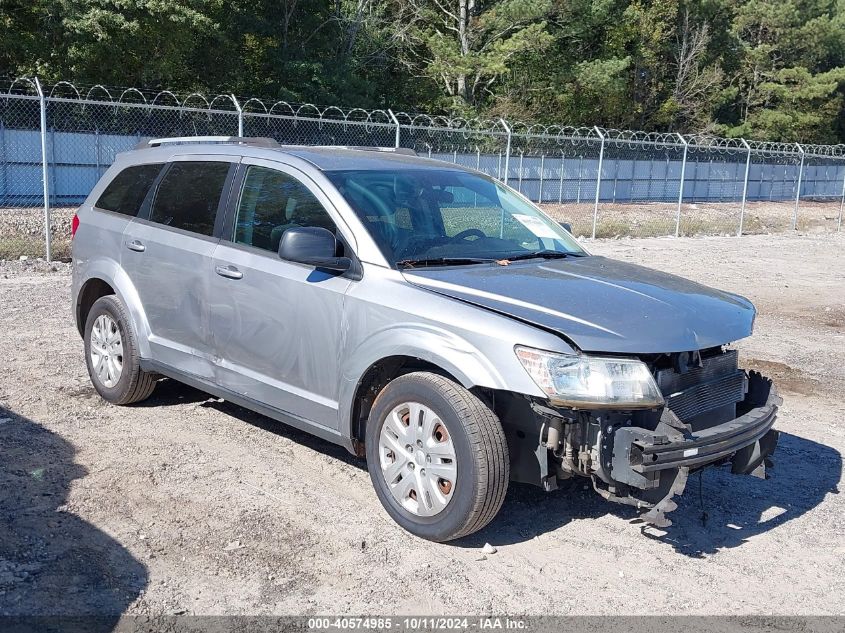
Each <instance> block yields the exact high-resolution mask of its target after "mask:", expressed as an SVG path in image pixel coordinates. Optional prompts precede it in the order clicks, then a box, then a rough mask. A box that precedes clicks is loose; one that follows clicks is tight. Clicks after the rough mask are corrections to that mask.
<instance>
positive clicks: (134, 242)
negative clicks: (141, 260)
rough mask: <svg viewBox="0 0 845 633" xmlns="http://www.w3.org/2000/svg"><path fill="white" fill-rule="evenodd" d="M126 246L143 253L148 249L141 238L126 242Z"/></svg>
mask: <svg viewBox="0 0 845 633" xmlns="http://www.w3.org/2000/svg"><path fill="white" fill-rule="evenodd" d="M126 248H128V249H129V250H130V251H135V252H136V253H143V252H144V251H145V250H147V247H146V246H144V244H143V243H142V242H141V241H139V240H132V241H131V242H126Z"/></svg>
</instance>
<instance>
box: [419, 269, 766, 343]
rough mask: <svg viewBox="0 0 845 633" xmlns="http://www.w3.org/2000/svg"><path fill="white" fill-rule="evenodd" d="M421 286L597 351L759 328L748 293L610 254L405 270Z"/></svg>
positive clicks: (733, 335) (723, 337) (728, 337)
mask: <svg viewBox="0 0 845 633" xmlns="http://www.w3.org/2000/svg"><path fill="white" fill-rule="evenodd" d="M404 275H405V279H407V280H408V282H410V283H412V284H415V285H417V286H420V287H423V288H427V289H429V290H432V291H434V292H437V293H440V294H442V295H446V296H449V297H454V298H455V299H460V300H462V301H466V302H468V303H472V304H475V305H478V306H482V307H484V308H488V309H490V310H495V311H497V312H500V313H503V314H507V315H510V316H513V317H515V318H518V319H521V320H523V321H528V322H530V323H534V324H537V325H540V326H542V327H545V328H548V329H551V330H554V331H556V332H559V333H560V334H562V335H563V336H564V337H566V338H568V339H569V340H571V341H572V342H574V343H575V344H576V345H577V346H578V347H579V348H580V349H582V350H584V351H589V352H611V353H624V354H629V353H632V354H652V353H665V352H685V351H692V350H697V349H704V348H707V347H714V346H717V345H724V344H726V343H730V342H731V341H736V340H739V339H742V338H745V337H746V336H749V335H750V334H751V329H752V327H753V324H754V316H755V310H754V306H753V305H752V304H751V302H750V301H748V299H745V298H743V297H740V296H739V295H735V294H730V293H727V292H722V291H720V290H714V289H713V288H708V287H707V286H702V285H701V284H697V283H695V282H692V281H689V280H687V279H683V278H682V277H676V276H675V275H669V274H666V273H661V272H658V271H656V270H651V269H650V268H645V267H643V266H637V265H635V264H628V263H625V262H620V261H616V260H613V259H608V258H606V257H599V256H594V255H593V256H588V257H570V258H567V259H554V260H543V261H536V260H535V261H529V262H516V263H513V264H511V265H509V266H497V265H489V266H487V265H481V266H460V267H458V266H455V267H449V268H439V267H438V268H426V269H413V270H407V269H406V270H405V271H404Z"/></svg>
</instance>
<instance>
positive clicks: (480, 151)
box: [0, 78, 845, 259]
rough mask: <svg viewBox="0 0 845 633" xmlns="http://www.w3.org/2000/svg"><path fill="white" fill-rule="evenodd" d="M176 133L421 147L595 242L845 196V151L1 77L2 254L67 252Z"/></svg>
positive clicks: (838, 211)
mask: <svg viewBox="0 0 845 633" xmlns="http://www.w3.org/2000/svg"><path fill="white" fill-rule="evenodd" d="M168 136H265V137H270V138H273V139H275V140H277V141H278V142H279V143H282V144H305V145H356V146H374V147H404V148H411V149H413V150H415V151H416V152H417V153H418V154H419V155H421V156H427V157H430V158H433V159H437V160H441V161H445V162H448V163H452V164H456V165H462V166H465V167H469V168H472V169H477V170H479V171H481V172H483V173H485V174H488V175H489V176H491V177H493V178H496V179H498V180H500V181H503V182H505V183H507V184H508V185H510V186H512V187H513V188H515V189H517V190H518V191H519V192H520V193H521V194H522V195H524V196H525V197H527V198H529V199H530V200H532V201H534V202H536V203H538V204H539V205H541V206H542V207H543V208H544V209H545V210H546V211H547V212H548V213H550V214H551V215H552V216H553V217H554V218H556V219H557V220H559V221H561V222H568V223H570V224H571V225H572V229H573V232H574V233H575V234H576V235H579V236H584V237H617V236H662V235H675V236H678V235H714V234H716V235H741V234H743V233H760V232H772V231H785V230H794V229H797V230H802V231H839V230H841V228H842V212H843V203H845V145H836V146H830V145H800V144H795V143H793V144H784V143H766V142H753V141H745V140H743V139H724V138H717V137H712V136H696V135H692V136H681V135H679V134H672V133H664V134H656V133H643V132H632V131H622V130H606V129H601V128H598V127H594V128H586V127H583V128H575V127H567V126H556V125H552V126H541V125H529V124H524V123H516V122H508V121H505V120H503V119H495V120H494V119H489V120H486V119H461V118H448V117H443V116H430V115H426V114H413V113H405V112H396V113H394V112H393V111H391V110H362V109H359V108H355V109H351V110H344V109H341V108H338V107H334V106H330V107H322V108H321V107H318V106H314V105H311V104H304V105H295V104H290V103H287V102H285V101H277V102H268V101H265V100H261V99H256V98H245V97H241V98H238V97H237V96H235V95H218V96H215V97H213V98H211V99H208V98H206V97H205V96H203V95H201V94H198V93H193V94H189V95H186V96H177V95H176V94H175V93H173V92H170V91H161V92H158V93H149V92H144V91H141V90H137V89H134V88H129V89H121V90H115V89H109V88H106V87H104V86H99V85H98V86H92V87H87V88H86V89H84V90H81V89H80V88H79V87H77V86H74V85H73V84H70V83H68V82H59V83H57V84H56V85H53V86H49V87H47V86H43V85H41V83H40V82H39V81H38V79H36V78H31V79H30V78H22V79H18V80H16V81H14V82H11V83H9V84H5V85H2V86H0V259H10V258H18V257H21V256H25V257H46V258H66V257H68V256H69V254H70V224H71V220H72V217H73V213H74V211H75V209H76V207H77V206H78V205H79V204H80V203H81V202H82V201H83V200H84V199H85V198H86V196H87V195H88V193H89V192H90V190H91V189H92V187H93V186H94V185H95V183H96V182H97V180H98V179H99V178H100V176H102V174H103V173H104V172H105V170H106V169H107V168H108V167H109V165H111V163H112V162H113V161H114V158H115V155H116V154H117V153H119V152H123V151H127V150H129V149H131V148H133V147H134V146H135V145H137V144H138V143H139V142H140V141H141V140H142V139H145V138H153V137H168ZM452 211H454V212H455V213H460V209H457V208H456V209H454V210H452Z"/></svg>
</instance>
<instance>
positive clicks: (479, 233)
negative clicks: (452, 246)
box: [452, 228, 487, 241]
mask: <svg viewBox="0 0 845 633" xmlns="http://www.w3.org/2000/svg"><path fill="white" fill-rule="evenodd" d="M473 235H474V236H475V237H487V235H486V234H485V233H484V231H482V230H481V229H475V228H472V229H464V230H463V231H461V232H460V233H456V234H455V235H453V236H452V240H453V241H458V240H465V239H466V238H468V237H472V236H473Z"/></svg>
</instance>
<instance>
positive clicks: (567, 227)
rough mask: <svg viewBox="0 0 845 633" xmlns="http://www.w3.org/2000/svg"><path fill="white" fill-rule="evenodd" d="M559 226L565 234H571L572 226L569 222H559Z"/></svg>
mask: <svg viewBox="0 0 845 633" xmlns="http://www.w3.org/2000/svg"><path fill="white" fill-rule="evenodd" d="M560 225H561V226H562V227H563V229H564V230H565V231H566V232H567V233H572V225H571V224H570V223H569V222H560Z"/></svg>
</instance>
